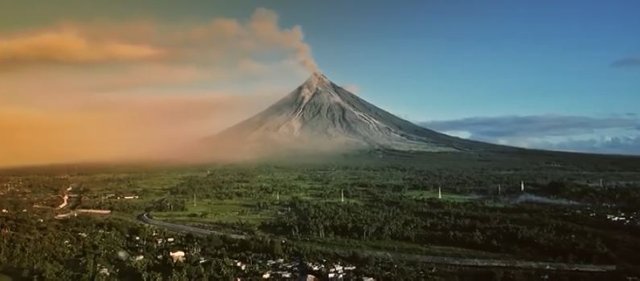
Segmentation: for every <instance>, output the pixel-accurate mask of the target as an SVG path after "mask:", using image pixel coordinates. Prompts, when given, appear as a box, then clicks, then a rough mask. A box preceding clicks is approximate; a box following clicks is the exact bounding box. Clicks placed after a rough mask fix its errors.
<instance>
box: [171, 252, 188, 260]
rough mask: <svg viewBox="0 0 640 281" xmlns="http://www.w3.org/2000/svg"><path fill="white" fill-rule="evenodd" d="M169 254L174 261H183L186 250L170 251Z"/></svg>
mask: <svg viewBox="0 0 640 281" xmlns="http://www.w3.org/2000/svg"><path fill="white" fill-rule="evenodd" d="M169 256H171V259H172V260H173V262H183V261H184V256H185V254H184V251H175V252H169Z"/></svg>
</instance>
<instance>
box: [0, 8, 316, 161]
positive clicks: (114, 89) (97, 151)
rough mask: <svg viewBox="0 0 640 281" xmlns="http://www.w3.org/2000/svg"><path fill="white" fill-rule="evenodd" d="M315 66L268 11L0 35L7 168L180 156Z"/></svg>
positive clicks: (299, 37)
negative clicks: (237, 16) (243, 15)
mask: <svg viewBox="0 0 640 281" xmlns="http://www.w3.org/2000/svg"><path fill="white" fill-rule="evenodd" d="M316 69H317V66H316V63H315V61H314V60H313V57H312V55H311V48H310V47H309V45H308V44H307V43H306V42H305V41H304V35H303V32H302V28H301V27H300V26H293V27H290V28H283V27H281V26H280V25H279V23H278V16H277V14H276V13H275V12H273V11H270V10H267V9H257V10H256V11H255V12H254V13H253V14H252V15H251V16H250V17H248V18H246V19H235V18H214V19H211V20H209V21H207V22H195V21H191V20H189V19H184V20H183V21H182V22H178V23H172V24H170V25H169V24H165V23H162V22H157V21H154V20H131V21H123V22H110V21H97V22H82V23H77V22H63V23H58V24H54V25H52V26H46V27H41V28H36V29H31V30H23V31H14V32H11V33H8V34H0V166H13V165H30V164H46V163H60V162H77V161H118V160H154V159H167V158H178V157H181V156H184V155H185V154H186V153H188V152H187V150H188V148H190V147H192V146H193V144H194V143H196V142H198V141H199V140H201V139H202V138H205V137H207V136H211V135H212V134H214V133H216V132H218V131H220V130H222V129H224V128H226V127H228V126H230V125H233V124H234V123H236V122H238V121H241V120H243V119H245V118H247V117H248V116H250V115H252V114H255V113H257V112H258V111H259V110H261V109H263V108H265V107H266V106H268V105H269V104H271V103H272V102H274V101H275V100H276V99H278V98H279V97H281V96H283V95H284V94H286V93H288V92H289V91H290V90H291V89H293V88H294V87H295V86H297V85H298V84H299V83H300V82H301V81H303V80H304V79H305V78H306V77H307V75H308V74H309V72H311V71H315V70H316Z"/></svg>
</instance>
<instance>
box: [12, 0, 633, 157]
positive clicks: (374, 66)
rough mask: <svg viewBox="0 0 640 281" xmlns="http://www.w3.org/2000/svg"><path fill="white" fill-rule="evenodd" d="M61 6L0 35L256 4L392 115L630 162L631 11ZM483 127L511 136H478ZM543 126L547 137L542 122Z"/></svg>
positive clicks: (38, 7) (470, 5) (20, 8)
mask: <svg viewBox="0 0 640 281" xmlns="http://www.w3.org/2000/svg"><path fill="white" fill-rule="evenodd" d="M65 2H67V3H71V5H60V4H59V3H55V4H53V3H51V2H47V3H46V4H41V3H42V2H40V1H35V2H33V3H29V1H24V2H20V3H18V4H14V3H11V2H5V1H0V8H1V9H0V31H2V30H17V29H24V28H28V27H31V26H33V27H35V26H40V25H46V24H49V23H52V22H56V21H59V20H60V19H64V20H69V21H78V22H82V21H84V20H91V19H96V18H103V19H110V20H120V19H122V20H127V19H132V18H154V19H158V20H160V21H163V22H165V23H169V24H170V23H172V22H180V21H183V20H184V19H190V20H198V19H202V20H206V19H209V18H214V17H231V18H248V17H250V16H251V14H252V13H253V12H254V11H255V9H256V8H258V7H264V8H267V9H270V10H273V11H274V12H276V13H277V14H278V16H279V18H280V25H281V26H284V27H290V26H294V25H300V26H301V28H302V31H303V32H304V41H305V42H306V43H307V44H308V45H309V46H310V47H311V48H312V51H313V56H314V58H315V60H316V62H317V63H318V65H319V67H320V68H321V69H322V71H323V72H324V73H325V74H326V75H327V76H328V77H329V78H331V79H332V80H334V81H335V82H337V83H339V84H350V85H356V86H357V88H358V89H359V90H358V94H359V95H361V96H362V97H364V98H365V99H367V100H369V101H370V102H372V103H374V104H376V105H378V106H380V107H382V108H384V109H387V110H389V111H391V112H392V113H395V114H396V115H399V116H401V117H403V118H406V119H409V120H411V121H414V122H423V124H426V125H427V126H429V125H434V126H436V127H437V129H439V130H442V131H446V132H450V133H452V134H456V135H459V136H463V137H470V138H477V139H482V140H486V141H492V142H501V143H506V144H515V145H521V146H529V147H542V148H552V149H565V150H580V151H595V152H611V153H635V154H637V153H640V149H638V147H640V141H638V139H640V121H638V118H639V117H638V115H637V114H638V113H640V112H639V110H638V104H640V16H639V15H638V11H640V1H632V0H629V1H624V0H616V1H590V0H587V1H585V0H582V1H576V0H567V1H550V0H543V1H506V0H505V1H444V0H442V1H395V2H390V1H377V0H376V1H295V0H290V1H275V0H262V1H136V2H135V3H131V2H129V1H95V2H93V1H92V2H85V1H62V3H65ZM36 3H38V4H36ZM205 82H206V81H205ZM620 118H622V119H625V120H624V121H623V122H605V121H607V120H609V121H610V120H611V119H615V120H618V119H620ZM578 119H579V120H582V121H584V122H571V121H575V120H578ZM478 120H482V121H483V122H484V123H483V125H482V126H480V127H478ZM603 120H604V121H603ZM465 121H467V122H466V123H465ZM486 122H489V123H486ZM491 122H495V123H493V124H495V126H500V124H505V123H509V124H511V125H510V126H509V128H514V129H513V131H512V132H501V133H500V135H499V136H497V135H492V134H483V132H486V130H485V131H483V129H482V128H486V126H491V124H492V123H491ZM550 122H551V123H553V122H555V123H554V126H553V127H554V131H553V133H549V132H548V131H545V130H544V129H543V127H544V126H542V125H541V124H543V125H547V124H549V123H550ZM592 123H593V124H599V125H598V126H590V124H592ZM522 126H530V127H529V128H531V129H530V131H531V133H529V134H526V135H523V134H522V133H521V132H520V130H521V129H522V128H525V129H526V128H527V127H522ZM563 126H566V127H567V128H566V130H564V131H566V133H563V130H562V128H563ZM576 126H577V127H580V128H581V129H580V128H578V129H576V128H575V127H576ZM581 126H582V127H581ZM558 127H559V128H560V129H558ZM545 128H546V127H545ZM585 143H590V144H591V145H590V146H586V145H585ZM620 143H623V144H624V145H622V146H620V145H619V144H620ZM610 145H617V146H616V147H615V148H610V147H609V146H610Z"/></svg>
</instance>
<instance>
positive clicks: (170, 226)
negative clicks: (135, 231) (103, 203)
mask: <svg viewBox="0 0 640 281" xmlns="http://www.w3.org/2000/svg"><path fill="white" fill-rule="evenodd" d="M138 220H140V221H142V222H144V223H146V224H150V225H153V226H157V227H161V228H164V229H166V230H170V231H173V232H180V233H191V234H193V235H196V236H208V235H212V234H213V235H225V236H228V237H231V238H233V239H247V236H246V235H239V234H229V233H224V232H220V231H215V230H208V229H203V228H198V227H193V226H188V225H182V224H175V223H169V222H163V221H159V220H154V219H152V218H150V217H149V214H148V213H143V214H140V215H139V216H138Z"/></svg>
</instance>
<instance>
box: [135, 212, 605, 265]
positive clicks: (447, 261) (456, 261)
mask: <svg viewBox="0 0 640 281" xmlns="http://www.w3.org/2000/svg"><path fill="white" fill-rule="evenodd" d="M138 220H139V221H141V222H143V223H145V224H148V225H153V226H156V227H160V228H163V229H166V230H169V231H173V232H179V233H191V234H193V235H196V236H208V235H225V236H227V237H230V238H233V239H249V238H250V236H247V235H240V234H230V233H224V232H220V231H215V230H208V229H202V228H198V227H193V226H188V225H181V224H175V223H168V222H163V221H160V220H156V219H152V218H150V217H149V214H148V213H142V214H140V215H138ZM357 251H358V252H360V253H361V254H364V255H368V256H374V257H386V258H394V259H398V260H406V261H418V262H425V263H433V264H444V265H453V266H470V267H503V268H521V269H539V270H562V271H581V272H594V273H595V272H610V271H615V270H616V266H615V265H596V264H570V263H557V262H536V261H522V260H498V259H474V258H456V257H442V256H428V255H416V254H403V253H391V252H385V251H376V250H362V249H358V250H357ZM336 252H338V253H340V254H344V255H349V254H350V253H352V252H353V250H344V249H337V250H336Z"/></svg>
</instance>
